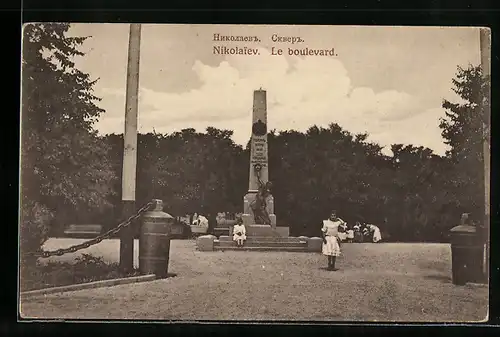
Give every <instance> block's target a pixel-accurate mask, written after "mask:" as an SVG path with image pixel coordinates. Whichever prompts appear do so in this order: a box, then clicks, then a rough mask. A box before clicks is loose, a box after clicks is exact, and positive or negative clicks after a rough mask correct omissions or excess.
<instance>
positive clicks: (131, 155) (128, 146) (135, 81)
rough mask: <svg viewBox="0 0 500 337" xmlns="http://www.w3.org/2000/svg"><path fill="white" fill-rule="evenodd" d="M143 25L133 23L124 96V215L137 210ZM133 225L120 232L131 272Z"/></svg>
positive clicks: (123, 265)
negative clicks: (138, 114) (138, 113)
mask: <svg viewBox="0 0 500 337" xmlns="http://www.w3.org/2000/svg"><path fill="white" fill-rule="evenodd" d="M140 45H141V25H140V24H131V25H130V32H129V44H128V64H127V89H126V98H125V132H124V134H123V171H122V216H123V218H124V219H126V218H128V217H130V216H131V215H133V214H134V213H135V211H136V205H135V189H136V170H137V111H138V101H139V63H140ZM134 232H135V231H134V226H128V227H125V228H124V229H122V231H121V232H120V268H121V269H122V270H123V271H125V272H129V271H132V270H133V264H134Z"/></svg>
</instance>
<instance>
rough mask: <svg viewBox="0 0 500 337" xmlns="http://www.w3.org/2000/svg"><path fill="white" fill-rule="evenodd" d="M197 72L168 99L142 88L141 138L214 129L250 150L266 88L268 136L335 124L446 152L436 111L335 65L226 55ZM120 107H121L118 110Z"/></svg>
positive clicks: (114, 91) (115, 128) (111, 123)
mask: <svg viewBox="0 0 500 337" xmlns="http://www.w3.org/2000/svg"><path fill="white" fill-rule="evenodd" d="M285 53H286V49H285ZM192 71H193V72H194V73H195V74H196V75H197V76H198V78H199V80H200V82H201V83H202V84H201V86H200V87H198V88H196V89H190V90H186V91H184V92H181V93H168V92H157V91H153V90H150V89H148V88H147V86H146V85H141V90H140V97H139V101H140V108H139V110H140V112H139V130H140V131H142V132H148V131H151V130H152V129H153V127H154V128H155V130H156V131H158V132H172V131H178V130H180V129H183V128H188V127H193V128H196V129H197V130H199V131H202V130H204V129H205V128H206V127H207V126H215V127H220V128H225V129H232V130H234V132H235V134H234V136H233V139H234V140H235V141H236V142H237V143H239V144H242V145H245V144H246V143H247V141H248V138H249V136H250V121H251V113H252V103H253V102H252V101H253V97H252V96H253V91H254V90H256V89H258V88H261V87H262V88H263V89H265V90H267V101H268V124H269V128H270V129H277V130H290V129H294V130H298V131H305V130H307V129H308V128H309V127H310V126H312V125H318V126H327V125H328V124H330V123H338V124H339V125H341V126H342V127H343V128H345V129H347V130H348V131H350V132H353V133H360V132H368V133H369V134H372V137H370V139H372V140H374V141H375V140H376V141H378V142H380V144H381V145H383V146H388V145H390V144H391V143H414V144H415V145H420V144H428V145H426V146H429V147H431V148H433V149H436V150H437V148H440V147H441V148H442V147H443V144H442V139H440V135H439V129H437V126H436V125H435V124H436V123H435V120H434V119H433V120H432V123H431V122H430V121H428V120H427V117H429V116H431V115H432V116H435V115H439V111H425V109H424V108H422V107H421V106H419V101H418V99H417V98H416V97H413V96H412V95H410V94H408V93H405V92H401V91H398V90H396V89H393V90H387V91H382V92H375V91H374V90H373V89H371V88H366V87H353V86H352V84H351V80H350V78H349V74H348V73H347V70H346V68H345V67H344V65H343V64H342V62H340V61H339V60H338V59H335V58H330V57H314V56H310V57H308V58H298V57H289V56H271V55H270V51H269V50H266V49H262V48H261V49H260V55H259V56H228V57H226V60H225V61H223V62H221V63H220V64H219V65H218V66H216V67H211V66H208V65H205V64H203V63H201V62H199V61H196V62H195V64H194V66H193V68H192ZM102 92H103V95H104V99H103V102H105V101H106V100H107V99H108V97H109V99H111V97H114V99H116V97H121V99H122V100H124V89H120V88H107V89H103V90H102ZM123 107H124V103H122V105H121V111H123V109H124V108H123ZM425 116H427V117H425ZM416 123H418V124H416ZM429 123H431V124H432V125H429ZM118 124H120V123H119V122H118V118H117V117H116V115H115V114H112V115H109V118H108V117H107V115H106V114H104V115H103V117H102V118H101V120H100V121H99V123H98V124H97V128H98V129H99V130H100V131H101V132H102V133H108V132H122V130H123V118H122V119H121V125H118ZM431 129H432V130H434V131H431ZM436 135H437V136H436ZM438 152H444V150H443V151H441V150H439V151H438Z"/></svg>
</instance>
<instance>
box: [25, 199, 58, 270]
mask: <svg viewBox="0 0 500 337" xmlns="http://www.w3.org/2000/svg"><path fill="white" fill-rule="evenodd" d="M52 218H53V214H52V212H51V211H50V210H49V209H48V208H47V207H45V206H44V205H42V204H40V203H38V202H27V203H24V204H23V205H22V206H21V221H20V229H19V231H20V233H19V234H20V235H19V236H20V249H21V263H22V264H31V265H33V264H34V263H35V262H36V260H34V258H33V257H32V256H30V255H29V253H31V252H38V251H40V250H41V247H42V245H43V244H44V242H45V241H46V240H47V239H48V232H49V223H50V221H51V220H52Z"/></svg>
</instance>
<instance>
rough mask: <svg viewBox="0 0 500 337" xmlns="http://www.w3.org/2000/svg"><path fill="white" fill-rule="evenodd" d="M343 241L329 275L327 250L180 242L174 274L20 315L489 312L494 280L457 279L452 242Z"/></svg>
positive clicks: (451, 317) (108, 255) (473, 315)
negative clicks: (211, 248)
mask: <svg viewBox="0 0 500 337" xmlns="http://www.w3.org/2000/svg"><path fill="white" fill-rule="evenodd" d="M75 242H79V240H68V239H51V240H49V242H47V244H46V247H45V248H46V249H54V248H58V247H64V246H68V245H71V244H73V243H75ZM136 245H137V242H136ZM118 247H119V242H118V240H109V241H106V242H102V243H101V244H99V245H97V246H94V247H91V248H89V249H86V250H85V251H83V252H84V253H88V254H94V255H98V256H102V257H104V259H105V260H108V261H118ZM136 248H137V247H136ZM342 248H343V256H341V257H340V258H339V260H338V267H339V270H338V271H335V272H331V271H327V270H325V269H324V267H325V264H326V258H325V257H324V256H322V255H321V254H316V253H287V252H240V251H238V252H233V251H226V252H198V251H196V249H195V243H194V241H190V240H189V241H187V240H175V241H172V245H171V254H170V264H169V272H171V273H175V274H177V276H175V277H171V278H168V279H163V280H156V281H152V282H147V283H137V284H129V285H121V286H114V287H109V288H100V289H90V290H82V291H76V292H68V293H62V294H53V295H47V296H41V297H36V298H29V299H26V300H23V301H22V303H21V313H22V317H25V318H57V319H108V320H109V319H139V320H148V319H154V320H314V321H325V320H326V321H372V322H373V321H378V322H384V321H401V322H415V321H418V322H422V321H425V322H444V321H446V322H465V321H466V322H471V321H482V320H485V319H486V318H487V310H488V287H487V286H485V285H483V286H481V285H466V286H462V287H460V286H454V285H453V284H452V283H451V253H450V247H449V245H446V244H406V243H401V244H398V243H394V244H393V243H380V244H344V245H343V247H342ZM74 257H75V255H69V256H63V257H60V258H57V260H71V259H73V258H74ZM135 263H136V264H137V249H136V251H135Z"/></svg>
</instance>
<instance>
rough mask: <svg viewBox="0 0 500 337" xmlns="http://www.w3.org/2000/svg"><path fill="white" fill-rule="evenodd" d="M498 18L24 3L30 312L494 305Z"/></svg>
mask: <svg viewBox="0 0 500 337" xmlns="http://www.w3.org/2000/svg"><path fill="white" fill-rule="evenodd" d="M490 50H491V37H490V30H489V29H487V28H480V27H437V26H426V27H424V26H422V27H417V26H413V27H410V26H320V25H225V24H224V25H214V24H205V25H201V24H199V25H196V24H138V23H135V24H125V23H57V22H54V23H27V24H25V25H24V26H23V32H22V57H21V58H22V60H21V62H22V70H21V111H20V114H21V118H20V120H21V123H20V140H19V145H20V159H19V160H20V162H19V168H20V188H19V200H20V203H19V268H18V270H19V274H18V299H19V301H18V304H19V305H18V313H19V319H20V320H22V321H30V320H47V321H51V320H59V321H60V320H67V321H81V320H85V321H101V322H102V321H114V320H129V321H149V320H154V321H164V322H197V321H198V322H212V321H213V322H221V321H222V322H225V321H231V322H271V321H272V322H278V323H279V322H322V323H329V322H331V323H335V322H386V323H390V322H418V323H426V322H432V323H440V322H456V323H470V322H487V321H488V317H489V313H488V312H489V252H490V234H489V233H490V183H489V182H490V62H491V56H490V54H491V51H490Z"/></svg>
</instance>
